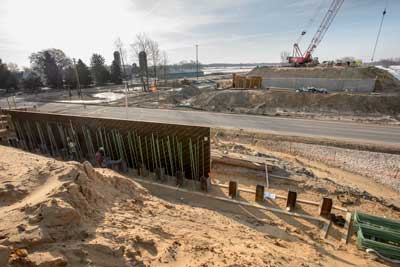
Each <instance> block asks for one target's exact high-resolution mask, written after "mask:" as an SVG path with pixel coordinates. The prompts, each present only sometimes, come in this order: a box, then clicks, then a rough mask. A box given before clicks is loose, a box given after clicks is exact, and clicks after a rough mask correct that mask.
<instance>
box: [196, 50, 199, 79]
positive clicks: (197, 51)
mask: <svg viewBox="0 0 400 267" xmlns="http://www.w3.org/2000/svg"><path fill="white" fill-rule="evenodd" d="M196 73H197V80H198V79H199V45H198V44H197V45H196Z"/></svg>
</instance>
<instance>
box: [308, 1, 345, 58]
mask: <svg viewBox="0 0 400 267" xmlns="http://www.w3.org/2000/svg"><path fill="white" fill-rule="evenodd" d="M343 2H344V0H333V2H332V4H331V6H330V7H329V10H328V12H327V13H326V15H325V17H324V19H323V20H322V22H321V25H320V26H319V28H318V31H317V32H316V33H315V35H314V37H313V39H312V40H311V43H310V45H309V46H308V48H307V52H306V53H309V54H312V52H313V51H314V49H315V48H316V47H317V46H318V45H319V44H320V43H321V41H322V39H323V38H324V36H325V34H326V32H327V31H328V29H329V27H330V26H331V24H332V22H333V20H334V19H335V17H336V15H337V13H338V12H339V9H340V7H341V6H342V4H343Z"/></svg>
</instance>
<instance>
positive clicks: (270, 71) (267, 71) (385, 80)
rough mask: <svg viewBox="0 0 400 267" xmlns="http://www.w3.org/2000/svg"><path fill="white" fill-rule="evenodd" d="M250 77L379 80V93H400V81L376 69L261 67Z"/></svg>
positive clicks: (250, 74) (250, 73) (384, 71)
mask: <svg viewBox="0 0 400 267" xmlns="http://www.w3.org/2000/svg"><path fill="white" fill-rule="evenodd" d="M248 75H249V76H261V77H263V78H327V79H375V78H376V79H377V80H378V82H377V85H376V91H377V92H399V91H400V81H399V80H398V79H396V78H395V77H394V76H393V75H392V74H390V73H389V72H388V71H386V70H383V69H379V68H376V67H357V68H356V67H329V68H328V67H314V68H276V67H259V68H255V69H253V70H252V71H251V72H249V74H248Z"/></svg>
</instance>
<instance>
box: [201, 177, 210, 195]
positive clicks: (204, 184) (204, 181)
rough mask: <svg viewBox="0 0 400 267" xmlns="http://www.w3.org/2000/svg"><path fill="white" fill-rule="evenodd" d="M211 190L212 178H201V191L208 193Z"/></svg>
mask: <svg viewBox="0 0 400 267" xmlns="http://www.w3.org/2000/svg"><path fill="white" fill-rule="evenodd" d="M210 188H211V179H210V177H208V178H207V177H204V176H202V177H200V189H201V191H204V192H208V190H209V189H210Z"/></svg>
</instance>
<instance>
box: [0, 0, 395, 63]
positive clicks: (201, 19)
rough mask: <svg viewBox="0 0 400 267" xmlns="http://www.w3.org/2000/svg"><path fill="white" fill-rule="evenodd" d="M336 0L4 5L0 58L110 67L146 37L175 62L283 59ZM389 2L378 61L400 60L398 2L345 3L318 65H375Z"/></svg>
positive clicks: (25, 1)
mask: <svg viewBox="0 0 400 267" xmlns="http://www.w3.org/2000/svg"><path fill="white" fill-rule="evenodd" d="M331 2H332V0H113V1H110V0H0V58H1V59H2V60H3V62H13V63H17V64H18V65H19V66H20V67H22V66H29V58H28V57H29V55H30V54H31V53H33V52H37V51H40V50H42V49H46V48H58V49H61V50H63V51H64V52H65V53H66V54H67V56H69V57H71V58H81V59H82V60H84V61H85V62H86V63H87V64H89V62H90V56H91V55H92V54H93V53H100V54H101V55H103V56H104V57H105V58H106V63H107V64H110V63H111V60H112V55H113V51H114V50H115V45H114V43H115V40H116V39H117V38H121V40H122V42H123V43H124V45H125V47H126V50H127V52H128V61H129V63H133V62H134V60H135V59H134V57H133V56H131V53H130V46H129V45H130V44H132V43H133V42H134V41H135V36H136V35H137V34H140V33H146V34H147V35H148V36H149V37H151V38H152V39H154V40H156V41H158V43H159V45H160V48H161V49H162V50H165V51H166V52H167V54H168V58H169V62H170V63H176V62H179V61H181V60H194V59H195V55H196V53H195V51H196V50H195V45H196V44H198V45H199V60H200V62H202V63H250V62H252V63H255V62H279V61H280V53H281V52H282V51H291V50H292V45H293V43H294V42H295V41H296V40H297V38H298V37H299V35H300V33H301V32H302V31H303V30H306V31H307V34H306V36H305V37H304V39H303V40H302V41H301V42H300V47H301V48H302V49H303V50H304V49H306V48H307V46H308V43H309V42H310V40H311V39H312V37H313V35H314V33H315V32H316V30H317V28H318V26H319V24H320V22H321V20H322V18H323V16H324V14H325V13H326V11H327V10H328V7H329V5H330V3H331ZM386 2H388V13H387V16H386V19H385V22H384V27H383V31H382V35H381V41H380V43H379V46H378V49H377V53H376V58H377V59H380V58H391V57H400V52H399V49H398V47H399V46H400V27H399V26H400V16H399V14H400V0H345V2H344V4H343V6H342V9H341V10H340V11H339V13H338V15H337V17H336V19H335V21H334V22H333V24H332V26H331V28H330V29H329V30H328V32H327V34H326V36H325V38H324V40H323V41H322V42H321V44H320V45H319V47H318V48H317V50H316V51H315V53H314V56H316V57H319V59H320V60H334V59H337V58H341V57H345V56H353V57H356V58H360V59H363V60H364V61H369V60H370V58H371V54H372V50H373V47H374V43H375V38H376V35H377V32H378V27H379V23H380V20H381V16H382V11H383V9H384V8H385V6H386Z"/></svg>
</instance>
